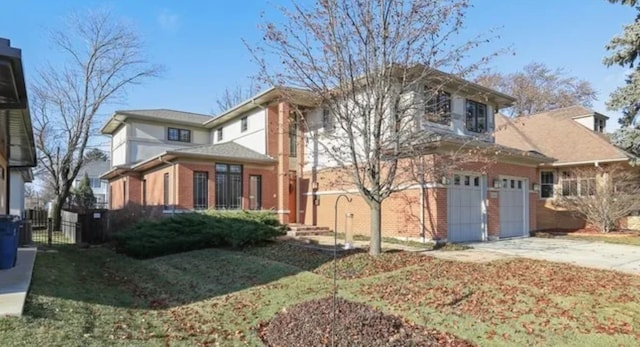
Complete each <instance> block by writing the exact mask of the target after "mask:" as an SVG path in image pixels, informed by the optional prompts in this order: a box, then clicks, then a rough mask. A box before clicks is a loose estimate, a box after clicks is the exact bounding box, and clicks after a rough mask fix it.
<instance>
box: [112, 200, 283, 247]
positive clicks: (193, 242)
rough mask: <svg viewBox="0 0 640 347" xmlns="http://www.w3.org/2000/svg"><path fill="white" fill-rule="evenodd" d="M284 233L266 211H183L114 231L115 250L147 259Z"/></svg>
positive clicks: (243, 243)
mask: <svg viewBox="0 0 640 347" xmlns="http://www.w3.org/2000/svg"><path fill="white" fill-rule="evenodd" d="M283 233H284V227H283V226H282V225H281V224H280V223H279V222H278V219H277V218H276V216H274V215H273V214H270V213H266V212H218V211H215V212H207V213H185V214H179V215H175V216H172V217H167V218H163V219H160V220H145V221H141V222H139V223H137V224H135V225H134V226H132V227H131V228H129V229H126V230H124V231H122V232H120V233H117V234H115V240H116V247H117V250H118V251H119V252H122V253H124V254H126V255H129V256H132V257H136V258H151V257H158V256H163V255H167V254H173V253H180V252H187V251H192V250H196V249H202V248H209V247H241V246H245V245H252V244H256V243H259V242H263V241H265V240H269V239H272V238H274V237H276V236H279V235H282V234H283Z"/></svg>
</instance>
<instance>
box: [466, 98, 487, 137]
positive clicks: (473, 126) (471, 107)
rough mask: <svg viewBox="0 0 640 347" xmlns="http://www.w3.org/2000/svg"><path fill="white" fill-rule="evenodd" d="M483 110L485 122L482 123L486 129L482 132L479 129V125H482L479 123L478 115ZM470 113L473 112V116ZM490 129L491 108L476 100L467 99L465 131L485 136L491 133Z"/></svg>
mask: <svg viewBox="0 0 640 347" xmlns="http://www.w3.org/2000/svg"><path fill="white" fill-rule="evenodd" d="M481 108H484V122H483V123H482V126H483V127H484V128H483V129H482V130H480V129H479V127H478V124H480V123H479V122H478V114H479V110H480V109H481ZM470 111H471V114H470ZM470 120H471V121H472V122H470ZM488 128H489V106H488V105H487V104H484V103H481V102H478V101H475V100H471V99H466V102H465V129H466V130H467V131H470V132H473V133H478V134H484V133H487V132H488V131H489V129H488Z"/></svg>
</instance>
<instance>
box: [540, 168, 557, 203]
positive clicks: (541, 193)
mask: <svg viewBox="0 0 640 347" xmlns="http://www.w3.org/2000/svg"><path fill="white" fill-rule="evenodd" d="M543 174H551V183H545V182H544V181H545V180H543V179H542V175H543ZM555 182H556V173H555V171H553V170H542V171H540V199H553V198H554V197H555V185H556V183H555ZM545 186H547V187H549V186H550V187H551V191H550V192H551V195H550V196H544V195H545V188H544V187H545Z"/></svg>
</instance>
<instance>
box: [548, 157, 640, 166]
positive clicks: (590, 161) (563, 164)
mask: <svg viewBox="0 0 640 347" xmlns="http://www.w3.org/2000/svg"><path fill="white" fill-rule="evenodd" d="M626 161H629V158H618V159H603V160H585V161H574V162H567V163H545V164H540V166H542V167H563V166H575V165H586V164H594V165H595V166H598V165H599V164H603V163H619V162H626Z"/></svg>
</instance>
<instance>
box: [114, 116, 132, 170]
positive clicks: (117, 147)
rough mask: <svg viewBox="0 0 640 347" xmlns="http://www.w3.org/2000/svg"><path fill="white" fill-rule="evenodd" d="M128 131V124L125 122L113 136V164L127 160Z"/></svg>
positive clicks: (120, 163)
mask: <svg viewBox="0 0 640 347" xmlns="http://www.w3.org/2000/svg"><path fill="white" fill-rule="evenodd" d="M127 131H128V125H127V124H124V125H123V126H122V127H120V129H118V130H117V131H116V132H115V133H114V134H113V136H112V137H111V166H116V165H124V164H126V162H127Z"/></svg>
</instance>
